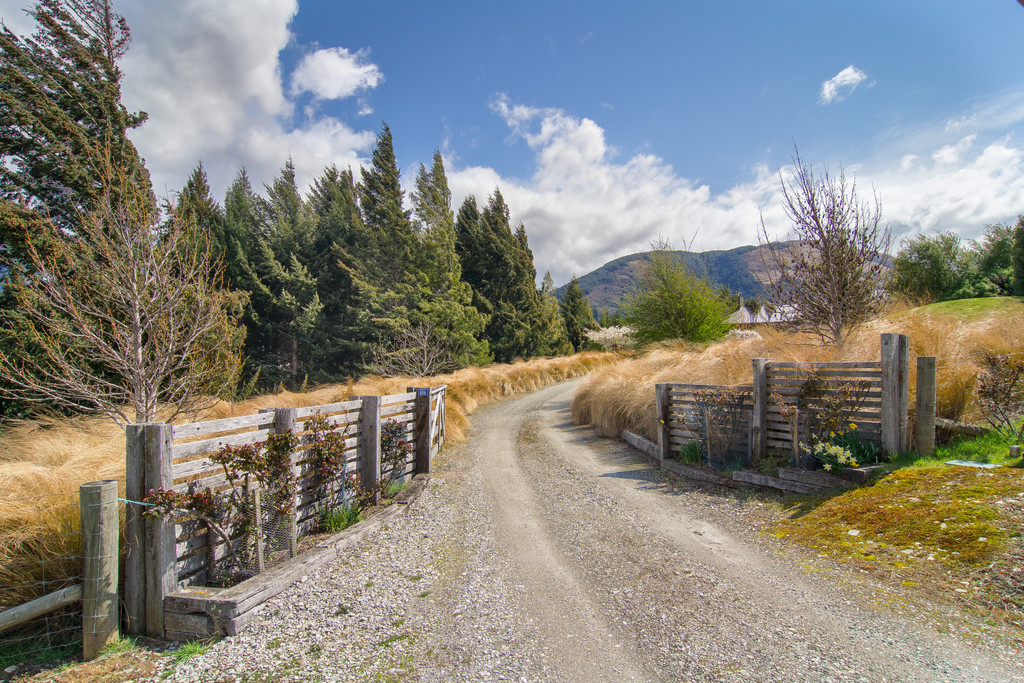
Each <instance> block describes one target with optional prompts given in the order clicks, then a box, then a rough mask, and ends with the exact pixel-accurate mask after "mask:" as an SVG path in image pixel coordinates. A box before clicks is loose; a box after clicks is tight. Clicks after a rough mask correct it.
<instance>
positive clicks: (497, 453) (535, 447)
mask: <svg viewBox="0 0 1024 683" xmlns="http://www.w3.org/2000/svg"><path fill="white" fill-rule="evenodd" d="M574 384H575V383H567V384H563V385H559V386H556V387H551V388H548V389H545V390H541V391H539V392H536V393H534V394H531V395H529V396H526V397H523V398H520V399H516V400H514V401H508V402H505V403H502V404H499V405H496V406H492V407H490V408H487V409H485V410H483V411H480V412H479V413H478V414H477V415H476V416H475V417H474V420H473V422H474V427H473V431H472V433H471V435H470V440H469V442H468V443H467V444H465V445H464V446H462V447H460V448H459V449H457V450H456V451H455V453H454V454H452V455H451V456H450V457H452V458H453V461H452V465H451V467H452V474H455V471H460V470H461V471H463V472H464V475H463V478H464V479H465V481H466V483H468V482H469V481H471V480H472V481H474V482H479V483H480V485H481V490H480V491H479V495H480V498H479V500H478V501H477V503H475V504H477V505H480V506H482V507H481V509H486V511H487V512H486V515H485V518H486V519H489V520H490V524H491V525H492V526H493V528H492V529H491V530H490V531H491V532H492V533H493V534H494V537H493V539H494V540H493V544H492V545H493V547H492V548H491V549H490V551H489V552H492V553H494V556H492V557H490V558H486V559H485V563H486V564H488V565H490V566H491V567H496V568H497V569H496V573H497V575H499V576H500V577H501V578H502V580H501V581H500V582H498V583H499V584H500V585H503V586H505V587H507V588H509V590H510V591H511V593H510V596H506V597H510V598H511V601H512V604H513V605H514V607H513V609H514V610H515V611H516V612H517V613H516V614H515V615H509V619H510V621H512V622H515V623H518V624H521V625H522V630H523V635H522V636H520V638H521V641H522V642H521V643H520V648H519V651H520V660H521V659H522V656H523V655H522V653H526V652H531V651H534V650H536V649H538V648H540V649H543V650H544V653H545V656H544V657H543V662H544V665H545V669H544V671H543V673H542V672H541V671H538V670H535V669H532V668H531V667H530V666H529V665H528V666H527V670H528V673H529V677H527V676H520V677H519V678H521V679H526V680H566V681H601V680H701V681H733V680H765V681H768V680H783V681H805V680H806V681H1004V680H1005V681H1009V680H1024V677H1022V676H1021V675H1020V674H1021V672H1020V669H1017V670H1016V671H1014V668H1013V665H1012V664H1008V663H1002V662H1000V661H998V659H997V658H996V657H995V656H990V654H993V655H994V653H990V652H988V651H981V650H976V649H972V648H971V647H970V646H968V645H967V644H965V643H963V642H962V641H959V640H957V639H955V638H952V637H948V636H942V635H940V634H937V633H935V632H934V631H931V630H930V629H928V628H927V627H924V626H921V625H918V624H913V623H907V622H906V620H905V618H904V617H899V616H897V615H895V614H894V613H891V612H889V611H887V610H882V611H880V610H878V609H877V608H873V607H872V606H871V599H872V598H874V597H877V595H878V592H879V591H884V589H882V588H880V587H878V586H871V585H866V586H865V585H863V581H864V579H862V578H861V577H852V576H850V577H846V578H845V579H844V578H842V577H840V578H839V579H837V578H836V577H835V576H829V577H827V578H822V577H818V576H815V575H813V574H808V573H807V570H806V568H804V567H801V566H800V565H799V564H798V563H794V562H793V561H790V560H786V559H783V558H781V557H779V556H778V553H774V552H773V551H772V549H771V548H770V547H769V541H768V540H766V539H762V540H757V539H755V538H754V535H753V534H752V533H743V532H742V531H739V532H738V531H737V529H736V525H735V524H734V523H732V520H730V519H728V517H729V515H730V512H731V511H730V509H729V506H730V505H732V506H733V507H735V508H736V509H737V510H739V509H740V508H742V505H743V501H742V499H736V500H735V501H731V502H730V501H729V498H728V496H725V497H724V498H725V500H726V502H725V503H723V496H717V497H716V496H714V495H703V494H701V493H700V492H699V491H693V490H691V491H690V493H689V495H686V496H683V495H678V490H676V493H675V494H673V493H672V491H671V490H670V488H669V487H667V486H666V484H665V482H664V479H663V475H662V474H661V472H659V471H657V470H654V469H652V468H650V467H647V466H646V465H644V464H643V462H642V461H641V460H640V459H639V458H638V457H637V456H636V455H634V454H633V453H632V451H630V450H629V449H628V448H627V447H625V446H623V445H621V444H619V443H617V442H611V441H608V440H602V439H599V438H597V437H595V436H594V435H593V433H592V432H591V431H590V430H588V429H584V428H579V427H575V426H573V425H571V424H570V423H569V419H568V401H569V399H570V398H571V395H572V392H573V389H574ZM464 468H465V469H464ZM441 476H442V477H443V476H444V475H443V474H442V475H441ZM453 483H454V480H453ZM683 488H684V490H685V485H683ZM702 498H703V499H706V500H707V501H708V504H707V505H699V504H698V505H697V506H696V509H693V508H694V501H697V502H698V503H699V502H700V501H701V500H702ZM470 504H471V505H473V504H474V503H472V502H471V503H470ZM847 579H848V580H847ZM516 587H518V588H519V590H512V589H514V588H516ZM452 590H453V591H454V592H458V591H459V589H458V588H457V587H453V588H452ZM463 592H465V589H463ZM506 608H507V607H506ZM462 646H463V647H470V646H471V645H470V644H469V643H464V644H463V645H462ZM456 649H458V647H456ZM441 669H444V665H443V664H442V666H441ZM437 680H442V679H441V678H438V679H437Z"/></svg>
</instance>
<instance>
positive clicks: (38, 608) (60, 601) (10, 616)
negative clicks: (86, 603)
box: [0, 583, 83, 632]
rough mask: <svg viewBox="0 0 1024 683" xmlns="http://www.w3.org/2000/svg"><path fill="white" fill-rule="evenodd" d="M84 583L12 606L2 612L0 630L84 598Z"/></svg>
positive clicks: (0, 614)
mask: <svg viewBox="0 0 1024 683" xmlns="http://www.w3.org/2000/svg"><path fill="white" fill-rule="evenodd" d="M82 595H83V590H82V584H80V583H76V584H74V585H73V586H68V587H67V588H62V589H60V590H59V591H54V592H52V593H47V594H46V595H44V596H42V597H40V598H36V599H35V600H30V601H29V602H25V603H22V604H20V605H18V606H17V607H11V608H9V609H5V610H4V611H3V612H0V632H3V631H6V630H7V629H9V628H12V627H14V626H17V625H18V624H23V623H25V622H26V621H28V620H30V619H35V618H36V617H41V616H42V615H44V614H48V613H49V612H52V611H53V610H55V609H60V608H61V607H65V606H67V605H70V604H72V603H75V602H78V601H79V600H81V599H82Z"/></svg>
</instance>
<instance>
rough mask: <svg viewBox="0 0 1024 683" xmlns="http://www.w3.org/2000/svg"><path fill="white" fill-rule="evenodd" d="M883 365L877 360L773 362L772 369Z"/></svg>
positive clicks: (876, 366) (874, 366) (842, 367)
mask: <svg viewBox="0 0 1024 683" xmlns="http://www.w3.org/2000/svg"><path fill="white" fill-rule="evenodd" d="M880 366H881V364H880V363H879V362H878V361H875V360H868V361H838V362H827V363H826V362H821V363H795V362H788V361H787V362H780V361H772V367H773V368H776V369H788V368H800V369H810V370H813V369H816V368H820V369H823V370H825V369H844V368H878V367H880Z"/></svg>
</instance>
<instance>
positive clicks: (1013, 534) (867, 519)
mask: <svg viewBox="0 0 1024 683" xmlns="http://www.w3.org/2000/svg"><path fill="white" fill-rule="evenodd" d="M787 513H789V517H788V518H786V519H783V520H781V521H780V522H779V523H778V524H777V527H776V529H775V532H776V535H777V536H780V537H786V538H787V539H789V540H792V541H795V542H797V543H800V544H802V545H805V546H807V547H810V548H813V549H815V550H817V551H818V553H819V554H820V555H823V556H829V557H833V558H835V559H838V560H842V561H847V562H851V563H853V564H855V565H856V566H857V567H859V568H861V569H864V570H867V571H871V572H874V573H876V574H878V575H880V576H883V577H885V578H886V579H888V580H890V581H892V582H894V583H896V584H897V585H902V586H904V587H909V588H912V589H913V590H915V591H923V592H925V593H928V594H930V595H933V596H936V597H944V598H947V599H951V600H953V601H954V602H956V603H958V604H961V605H962V606H963V607H965V608H967V609H968V610H969V611H973V612H975V613H976V614H978V615H979V616H983V617H984V618H985V619H986V620H990V619H996V620H998V621H1003V622H1008V623H1009V624H1012V625H1014V626H1015V627H1016V628H1021V627H1024V596H1022V595H1021V594H1020V593H1021V589H1020V579H1021V578H1024V577H1022V576H1020V574H1021V570H1020V567H1019V558H1020V557H1021V554H1022V553H1024V538H1022V534H1024V471H1022V470H1018V469H1011V468H1005V467H1001V468H997V469H991V470H980V469H974V468H968V467H953V466H944V465H933V466H920V467H909V468H906V469H902V470H898V471H896V472H893V473H892V474H889V475H887V476H886V477H884V478H883V479H881V480H880V481H879V482H878V483H876V484H875V485H874V486H870V487H865V488H861V489H856V490H853V491H849V492H846V493H844V494H842V495H839V496H835V497H833V498H830V499H828V500H821V499H817V500H804V501H803V502H802V503H801V504H800V505H797V506H794V507H791V508H789V509H788V510H787Z"/></svg>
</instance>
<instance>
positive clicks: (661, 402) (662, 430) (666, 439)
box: [654, 384, 672, 462]
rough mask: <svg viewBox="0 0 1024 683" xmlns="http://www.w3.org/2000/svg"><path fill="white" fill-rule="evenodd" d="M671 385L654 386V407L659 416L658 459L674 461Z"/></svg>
mask: <svg viewBox="0 0 1024 683" xmlns="http://www.w3.org/2000/svg"><path fill="white" fill-rule="evenodd" d="M670 386H671V385H669V384H656V385H654V406H655V411H656V414H657V416H658V459H659V460H661V461H662V462H664V461H665V460H671V459H672V432H671V425H672V415H671V413H670V412H669V396H668V390H669V387H670Z"/></svg>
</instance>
